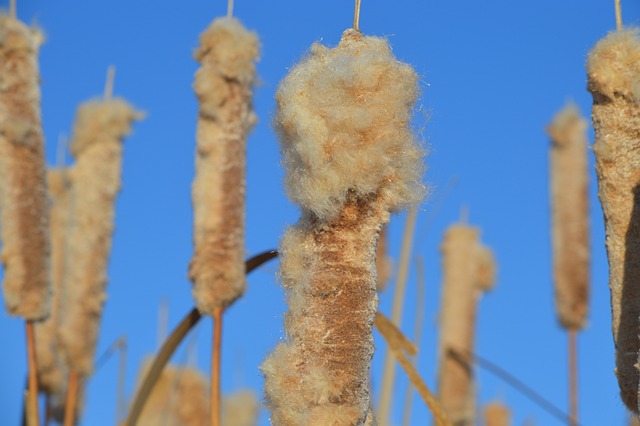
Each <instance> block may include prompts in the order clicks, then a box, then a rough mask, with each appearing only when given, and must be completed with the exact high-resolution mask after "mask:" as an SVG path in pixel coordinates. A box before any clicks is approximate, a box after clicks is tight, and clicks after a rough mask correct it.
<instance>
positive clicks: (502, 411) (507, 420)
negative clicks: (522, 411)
mask: <svg viewBox="0 0 640 426" xmlns="http://www.w3.org/2000/svg"><path fill="white" fill-rule="evenodd" d="M484 425H485V426H510V425H511V413H510V412H509V409H508V408H507V407H505V405H504V404H502V403H500V402H492V403H489V404H487V405H486V406H485V407H484Z"/></svg>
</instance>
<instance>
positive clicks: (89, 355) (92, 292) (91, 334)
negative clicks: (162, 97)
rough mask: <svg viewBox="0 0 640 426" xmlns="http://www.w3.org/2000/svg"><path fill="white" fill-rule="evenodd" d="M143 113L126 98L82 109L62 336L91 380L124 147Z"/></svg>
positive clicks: (66, 350)
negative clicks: (126, 138) (135, 121)
mask: <svg viewBox="0 0 640 426" xmlns="http://www.w3.org/2000/svg"><path fill="white" fill-rule="evenodd" d="M141 118H142V115H141V113H139V112H137V111H136V110H134V109H133V107H131V105H129V104H128V103H127V102H125V101H124V100H122V99H118V98H114V99H113V100H109V101H99V100H93V101H89V102H87V103H85V104H83V105H81V106H80V107H79V108H78V112H77V116H76V122H75V125H74V129H73V139H72V141H71V153H72V154H73V156H74V157H75V158H76V162H75V164H74V166H73V167H72V168H70V169H69V179H70V180H71V182H72V186H73V194H72V208H71V217H72V218H73V220H72V223H71V228H70V233H69V237H68V243H67V244H68V245H67V255H68V260H67V262H68V265H72V267H68V268H67V270H66V273H65V284H64V288H65V290H64V291H65V294H64V311H63V313H62V315H61V318H60V328H59V334H60V335H59V337H60V344H61V349H62V352H63V357H64V361H65V363H66V365H67V367H68V368H69V369H71V370H75V371H77V372H78V373H79V374H80V376H81V377H88V376H90V375H91V372H92V370H93V359H94V353H95V349H96V344H97V340H98V332H99V328H100V319H101V316H102V305H103V303H104V300H105V298H106V293H105V289H106V285H107V266H108V260H109V252H110V250H111V237H112V234H113V229H114V216H115V199H116V196H117V194H118V192H119V190H120V176H121V169H122V143H123V139H124V137H125V136H126V135H128V134H129V133H130V132H131V125H132V123H133V121H134V120H138V119H141Z"/></svg>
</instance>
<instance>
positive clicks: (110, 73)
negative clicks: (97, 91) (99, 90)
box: [104, 65, 116, 101]
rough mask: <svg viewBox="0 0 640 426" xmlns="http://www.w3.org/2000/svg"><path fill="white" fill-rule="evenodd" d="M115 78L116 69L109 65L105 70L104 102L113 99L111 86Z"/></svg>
mask: <svg viewBox="0 0 640 426" xmlns="http://www.w3.org/2000/svg"><path fill="white" fill-rule="evenodd" d="M115 78H116V67H114V66H113V65H109V68H107V80H106V82H105V84H104V100H105V101H110V100H111V98H112V97H113V84H114V81H115Z"/></svg>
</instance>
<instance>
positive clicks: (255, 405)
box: [222, 390, 260, 426]
mask: <svg viewBox="0 0 640 426" xmlns="http://www.w3.org/2000/svg"><path fill="white" fill-rule="evenodd" d="M258 414H260V401H259V400H258V397H257V396H256V394H255V393H254V392H253V391H250V390H241V391H238V392H235V393H232V394H230V395H226V396H225V397H224V398H223V399H222V426H256V425H257V424H258Z"/></svg>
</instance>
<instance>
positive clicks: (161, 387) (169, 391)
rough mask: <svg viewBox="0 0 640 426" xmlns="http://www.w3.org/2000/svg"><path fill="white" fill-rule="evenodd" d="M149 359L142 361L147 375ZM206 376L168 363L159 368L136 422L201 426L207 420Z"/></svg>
mask: <svg viewBox="0 0 640 426" xmlns="http://www.w3.org/2000/svg"><path fill="white" fill-rule="evenodd" d="M150 367H151V362H150V361H147V362H145V363H144V364H143V368H142V370H141V374H140V377H141V378H143V377H145V376H146V374H147V371H148V370H149V368H150ZM208 394H209V389H208V383H207V378H206V377H205V376H204V374H202V372H200V371H198V370H197V369H195V368H191V367H177V366H171V365H168V366H166V367H165V368H164V369H163V370H162V375H161V376H160V378H159V379H158V382H157V383H156V385H155V387H154V388H153V391H152V392H151V395H149V399H148V400H147V403H146V404H145V407H144V409H143V410H142V414H141V415H140V418H139V420H138V422H137V423H136V424H137V425H139V426H157V425H167V426H178V425H179V426H203V425H206V424H207V422H208V416H209V414H208V412H209V399H208Z"/></svg>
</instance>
